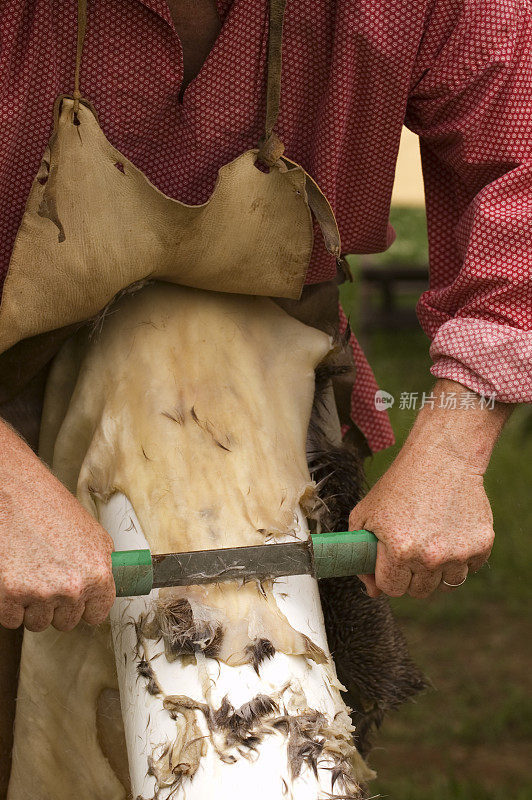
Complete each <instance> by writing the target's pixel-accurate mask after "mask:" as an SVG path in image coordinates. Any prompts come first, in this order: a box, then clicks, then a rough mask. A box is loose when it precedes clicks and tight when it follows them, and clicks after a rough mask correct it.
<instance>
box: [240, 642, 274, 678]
mask: <svg viewBox="0 0 532 800" xmlns="http://www.w3.org/2000/svg"><path fill="white" fill-rule="evenodd" d="M246 655H247V656H249V663H250V664H251V666H252V667H253V669H254V670H255V672H256V673H257V675H258V674H259V667H260V665H261V664H262V662H263V661H265V660H266V659H267V658H273V656H274V655H275V647H274V646H273V644H272V643H271V642H270V640H269V639H254V640H253V642H252V643H251V644H248V646H247V647H246Z"/></svg>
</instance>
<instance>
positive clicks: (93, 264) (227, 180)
mask: <svg viewBox="0 0 532 800" xmlns="http://www.w3.org/2000/svg"><path fill="white" fill-rule="evenodd" d="M285 3H286V0H270V8H269V32H268V63H267V103H266V122H265V132H264V135H263V136H262V138H261V140H260V142H258V143H257V147H256V148H255V149H253V150H249V151H247V152H244V153H242V154H241V155H240V156H238V157H237V158H236V159H235V160H234V161H232V162H230V163H229V164H226V165H225V166H223V167H222V168H221V169H220V170H219V173H218V178H217V181H216V185H215V188H214V191H213V193H212V195H211V197H210V198H209V200H208V201H207V202H206V203H203V204H202V205H197V206H194V205H187V204H185V203H182V202H180V201H179V200H174V199H172V198H170V197H168V196H166V195H165V194H163V193H162V192H160V191H159V190H158V189H157V188H156V187H155V186H154V185H153V184H152V183H150V181H149V180H148V179H147V178H146V176H145V175H144V174H143V173H142V172H141V171H140V170H139V169H137V168H136V167H135V165H134V164H132V163H131V162H130V161H129V160H128V159H127V158H125V157H124V156H123V155H122V154H121V153H120V152H119V151H118V150H116V148H114V147H113V146H112V145H111V143H110V142H109V141H108V140H107V139H106V137H105V135H104V133H103V131H102V129H101V128H100V126H99V124H98V116H97V112H96V110H95V109H94V107H93V106H92V105H91V103H90V102H89V101H88V100H87V99H85V98H84V97H83V96H82V93H81V90H80V76H81V68H82V58H83V42H84V37H85V29H86V25H87V0H78V37H77V56H76V67H75V74H74V90H73V92H72V94H71V95H61V96H60V97H58V98H57V100H56V102H55V106H54V128H53V133H52V137H51V139H50V142H49V145H48V147H47V149H46V152H45V154H44V156H43V159H42V162H41V165H40V169H39V171H38V174H37V176H36V177H35V180H34V182H33V185H32V187H31V191H30V194H29V197H28V201H27V204H26V208H25V212H24V216H23V218H22V221H21V224H20V227H19V230H18V232H17V236H16V240H15V244H14V248H13V252H12V256H11V260H10V264H9V270H8V273H7V277H6V281H5V284H4V291H3V295H2V301H1V305H0V403H2V402H6V401H8V400H9V399H10V398H12V397H14V396H15V395H16V394H17V393H18V392H20V390H21V389H22V388H23V386H25V385H26V384H27V383H28V382H29V381H30V380H31V379H32V378H33V377H34V376H35V375H36V374H37V373H38V372H39V370H40V369H41V368H42V367H43V365H45V364H46V363H47V362H48V361H49V360H50V358H51V357H52V356H53V355H54V353H55V352H56V351H57V349H58V348H59V346H60V344H61V343H62V341H64V340H65V339H66V338H67V337H68V336H69V335H70V334H71V333H72V332H73V331H74V330H76V329H77V328H78V327H79V326H80V325H81V324H83V323H84V322H86V321H87V320H90V319H92V318H94V317H95V316H97V315H98V314H99V312H101V311H102V309H104V308H105V307H106V306H107V305H108V304H109V303H110V302H112V301H113V299H114V298H115V297H116V296H117V295H119V294H120V293H121V292H123V291H124V290H127V288H128V287H132V286H133V287H136V286H140V285H142V283H143V282H144V281H147V280H160V281H169V282H171V283H178V284H182V285H185V286H192V287H195V288H199V289H207V290H212V291H218V292H220V291H222V292H237V293H241V294H255V295H266V296H271V297H280V298H288V299H291V300H297V299H298V298H299V297H300V296H301V293H302V289H303V284H304V280H305V275H306V272H307V269H308V266H309V261H310V256H311V252H312V247H313V220H312V216H314V218H315V219H316V220H317V222H318V223H319V226H320V228H321V231H322V234H323V237H324V242H325V246H326V247H327V249H328V251H329V252H330V253H331V254H333V255H334V256H335V257H336V258H337V259H339V258H340V237H339V233H338V227H337V225H336V221H335V218H334V214H333V211H332V209H331V207H330V205H329V203H328V202H327V200H326V198H325V197H324V195H323V194H322V193H321V191H320V190H319V188H318V186H317V185H316V184H315V182H314V181H313V180H312V179H311V178H310V176H309V175H308V174H307V173H306V172H305V171H304V169H303V168H302V167H300V166H299V165H297V164H295V163H294V162H292V161H290V160H289V159H287V158H285V157H283V151H284V147H283V144H282V142H281V141H280V140H279V138H278V137H277V135H276V134H275V132H274V128H275V124H276V122H277V117H278V112H279V101H280V86H281V46H282V25H283V17H284V8H285Z"/></svg>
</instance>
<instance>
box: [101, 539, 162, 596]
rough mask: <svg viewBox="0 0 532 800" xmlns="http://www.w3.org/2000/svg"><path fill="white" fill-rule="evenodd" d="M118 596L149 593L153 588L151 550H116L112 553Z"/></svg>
mask: <svg viewBox="0 0 532 800" xmlns="http://www.w3.org/2000/svg"><path fill="white" fill-rule="evenodd" d="M111 562H112V565H113V578H114V580H115V586H116V596H117V597H133V596H134V595H140V594H149V593H150V592H151V590H152V588H153V562H152V560H151V551H150V550H116V551H115V552H114V553H111Z"/></svg>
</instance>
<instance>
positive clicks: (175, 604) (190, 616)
mask: <svg viewBox="0 0 532 800" xmlns="http://www.w3.org/2000/svg"><path fill="white" fill-rule="evenodd" d="M140 632H141V633H142V635H143V636H144V637H145V638H146V639H156V640H159V639H162V640H163V643H164V651H165V656H166V658H167V659H168V661H175V660H176V659H177V658H179V656H183V655H193V654H194V653H197V652H198V651H201V652H202V653H203V654H204V655H205V656H207V657H208V658H216V656H217V655H218V653H219V650H220V643H221V641H222V638H223V633H224V632H223V627H222V625H221V624H220V623H219V622H218V621H217V620H216V619H215V618H214V616H213V615H212V618H211V619H207V618H203V619H198V615H197V614H196V615H195V614H194V613H193V611H192V606H191V605H190V602H189V601H188V600H186V599H185V598H170V599H168V600H166V601H161V600H160V599H159V601H158V602H157V603H156V604H155V605H154V607H153V610H152V612H151V614H148V615H146V616H144V617H143V618H142V619H141V620H140Z"/></svg>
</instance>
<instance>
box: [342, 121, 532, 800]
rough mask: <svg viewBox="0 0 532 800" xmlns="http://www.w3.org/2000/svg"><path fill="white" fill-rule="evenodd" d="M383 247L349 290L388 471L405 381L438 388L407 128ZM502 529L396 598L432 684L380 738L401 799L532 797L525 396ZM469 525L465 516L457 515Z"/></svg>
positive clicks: (391, 784) (511, 436)
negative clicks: (477, 551) (421, 591)
mask: <svg viewBox="0 0 532 800" xmlns="http://www.w3.org/2000/svg"><path fill="white" fill-rule="evenodd" d="M391 223H392V225H393V226H394V228H395V230H396V232H397V240H396V242H395V243H394V244H393V245H392V247H391V248H390V249H389V250H388V251H387V252H386V253H383V254H380V255H376V256H358V257H352V258H351V259H350V264H351V268H352V270H353V275H354V282H353V284H348V285H344V287H342V303H343V306H344V309H345V311H346V313H347V315H348V317H349V318H350V321H351V326H352V328H353V330H354V331H355V333H356V334H357V336H358V337H359V340H360V342H361V344H362V346H363V347H364V350H365V352H366V355H367V356H368V358H369V361H370V363H371V365H372V367H373V369H374V371H375V374H376V377H377V381H378V383H379V386H380V388H381V389H384V390H386V391H388V392H390V393H391V394H392V395H394V397H395V398H396V402H395V404H394V406H393V408H392V409H391V411H390V417H391V421H392V424H393V427H394V430H395V436H396V440H397V444H396V446H395V447H393V448H390V449H389V450H386V451H384V452H383V453H379V454H377V455H376V456H373V458H371V459H369V460H368V462H367V466H368V477H369V482H370V485H371V484H373V483H375V481H376V480H377V479H378V477H379V476H380V475H381V474H382V473H383V472H384V471H385V470H386V468H387V466H388V465H389V463H390V462H391V461H392V460H393V458H394V456H395V454H396V453H397V451H398V449H399V447H400V446H401V444H402V443H403V441H404V439H405V437H406V435H407V433H408V431H409V429H410V427H411V425H412V423H413V420H414V417H415V414H416V412H415V411H414V410H402V409H400V408H399V402H398V401H399V396H400V394H401V392H418V393H419V397H420V398H421V394H422V392H424V391H425V392H428V391H429V390H430V389H431V387H432V385H433V380H434V379H433V378H432V376H431V375H430V373H429V367H430V359H429V356H428V348H429V342H428V339H427V337H426V336H425V334H424V333H423V332H422V331H421V329H420V327H419V325H418V323H417V321H416V317H415V310H414V309H415V304H416V301H417V298H418V297H419V295H420V293H421V292H422V291H423V289H424V287H425V286H426V285H427V280H428V253H427V232H426V223H425V212H424V203H423V186H422V179H421V168H420V163H419V149H418V143H417V137H415V136H414V135H413V134H410V133H409V132H408V131H405V132H404V136H403V140H402V143H401V151H400V157H399V163H398V169H397V173H396V185H395V189H394V196H393V207H392V213H391ZM485 484H486V490H487V493H488V496H489V498H490V500H491V503H492V508H493V513H494V518H495V531H496V534H497V536H496V542H495V548H494V550H493V553H492V556H491V559H490V563H489V567H484V568H483V569H482V570H481V571H480V572H479V573H478V574H477V575H475V576H474V577H471V578H470V580H468V581H467V582H466V583H465V584H464V586H463V587H462V588H461V589H460V590H459V591H457V592H454V593H452V594H446V595H444V594H438V593H437V596H435V597H434V598H433V599H431V600H412V599H410V598H400V599H398V600H393V601H392V604H393V607H394V611H395V613H396V615H397V617H398V618H399V620H400V622H401V624H402V627H403V630H404V632H405V635H406V637H407V639H408V642H409V645H410V651H411V653H412V655H413V657H414V659H415V660H416V662H417V663H418V664H419V665H420V666H421V667H422V668H423V670H424V671H425V673H426V674H427V675H428V677H429V678H430V680H431V681H432V683H433V686H434V688H433V689H432V690H429V691H428V692H427V693H426V694H424V695H423V696H421V697H420V698H419V699H418V700H417V701H416V702H415V703H410V704H408V705H407V706H406V707H404V708H402V709H401V710H400V711H398V712H397V713H395V714H394V715H392V716H391V717H389V718H388V719H387V721H386V722H385V723H384V725H383V727H382V729H381V732H380V734H379V735H378V737H377V738H376V747H375V749H374V751H373V753H372V756H371V759H370V761H371V765H372V766H373V767H374V768H375V769H376V770H377V772H378V774H379V777H378V779H377V781H375V782H374V783H373V784H372V787H371V788H372V789H373V792H374V794H375V795H377V794H380V796H381V797H387V798H390V800H510V798H511V800H532V774H531V773H532V677H531V676H532V625H531V622H532V620H531V614H530V605H531V603H530V601H531V592H530V581H531V580H532V538H531V536H530V534H531V525H530V522H531V520H532V409H531V407H530V406H527V407H521V408H519V409H518V410H517V411H516V412H515V413H514V415H513V417H512V418H511V419H510V422H509V424H508V426H507V428H506V429H505V431H504V432H503V435H502V437H501V439H500V441H499V443H498V445H497V446H496V450H495V453H494V455H493V459H492V462H491V465H490V468H489V470H488V472H487V474H486V479H485ZM456 525H457V526H459V525H460V520H456Z"/></svg>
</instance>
